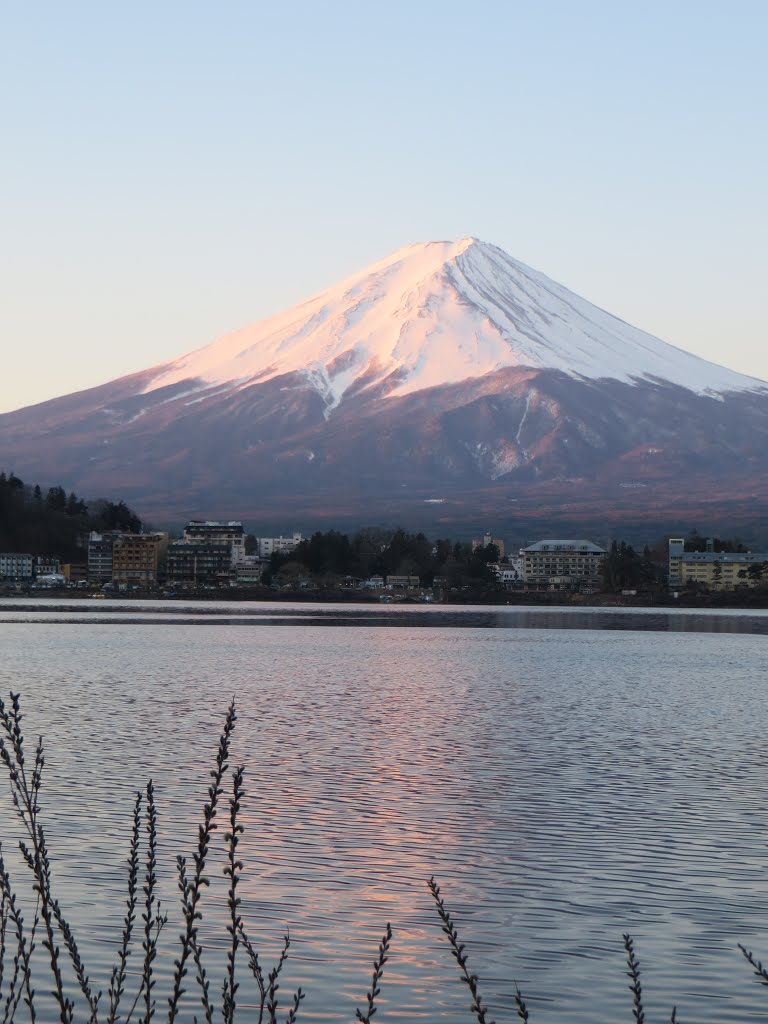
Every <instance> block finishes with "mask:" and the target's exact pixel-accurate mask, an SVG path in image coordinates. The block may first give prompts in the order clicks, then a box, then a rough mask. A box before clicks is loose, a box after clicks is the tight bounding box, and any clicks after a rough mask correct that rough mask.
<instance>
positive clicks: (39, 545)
mask: <svg viewBox="0 0 768 1024" xmlns="http://www.w3.org/2000/svg"><path fill="white" fill-rule="evenodd" d="M141 528H142V522H141V519H140V518H139V517H138V516H137V515H136V513H135V512H134V511H133V510H132V509H130V508H129V507H128V505H126V503H125V502H124V501H111V500H109V499H107V498H98V499H96V500H95V501H90V502H86V501H84V500H83V498H81V497H79V496H78V495H77V494H75V492H74V491H70V492H69V493H68V492H67V491H65V489H64V488H63V487H60V486H56V487H49V488H48V489H47V490H45V491H44V490H43V489H42V488H41V487H40V486H39V485H38V484H35V485H34V486H29V485H27V484H25V483H24V481H23V480H22V479H20V477H18V476H16V475H15V474H14V473H4V472H3V473H0V551H25V552H29V553H31V554H34V555H58V556H59V558H60V559H61V560H62V561H64V562H66V561H75V560H78V559H82V558H83V543H84V538H85V537H86V536H87V535H88V533H89V532H90V531H91V530H97V531H99V532H102V531H104V530H121V531H123V532H124V533H139V532H140V531H141Z"/></svg>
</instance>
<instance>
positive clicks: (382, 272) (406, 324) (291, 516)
mask: <svg viewBox="0 0 768 1024" xmlns="http://www.w3.org/2000/svg"><path fill="white" fill-rule="evenodd" d="M0 453H1V454H0V464H4V466H5V468H7V469H13V470H14V471H15V472H17V473H18V474H19V475H20V476H22V477H23V478H24V479H28V480H39V481H40V482H41V483H48V482H53V481H55V482H58V481H63V482H65V483H66V486H67V487H72V488H74V489H75V490H77V491H78V492H79V493H82V494H86V495H93V496H96V495H101V494H110V495H119V496H122V497H124V498H125V499H126V500H128V501H129V502H131V503H132V504H134V505H135V506H136V507H137V509H139V510H140V511H141V512H142V513H143V514H144V515H145V516H147V515H148V516H150V517H154V518H156V519H161V520H167V519H170V518H183V517H185V516H190V515H197V516H199V515H207V516H242V517H244V518H246V519H248V521H249V522H265V521H269V522H272V523H276V524H280V523H282V524H283V525H284V527H285V528H288V527H289V526H292V525H293V524H295V523H298V525H301V526H302V527H304V528H312V527H314V526H318V527H324V526H326V525H332V524H335V523H339V524H341V523H347V522H353V521H356V522H360V523H364V522H367V523H371V522H381V521H385V520H386V521H392V520H395V521H401V522H403V523H405V524H410V523H414V522H422V521H426V520H427V519H429V518H430V517H431V518H432V519H433V520H442V521H444V522H446V523H449V522H453V523H456V524H459V523H464V524H470V523H471V524H477V523H485V522H489V521H490V522H494V523H495V522H499V521H503V520H506V519H510V518H514V517H515V516H516V515H518V516H520V515H524V516H528V517H533V518H535V517H536V516H542V517H544V516H548V517H549V521H550V522H554V521H563V522H566V521H573V522H577V521H578V522H584V523H585V524H587V523H590V522H595V523H597V522H607V521H609V520H610V519H611V518H616V517H625V518H626V517H630V518H632V519H634V520H637V521H641V520H644V519H646V520H647V519H652V518H654V517H656V518H657V519H663V518H665V517H666V518H667V519H669V518H670V517H672V518H679V519H680V520H681V521H683V520H684V519H685V517H686V516H689V517H690V516H699V515H701V514H702V513H706V514H708V515H710V516H715V517H726V518H728V517H730V518H734V519H735V520H737V521H738V520H743V519H744V517H749V516H750V515H755V514H757V512H758V511H759V510H761V509H762V510H765V508H768V384H766V383H765V382H763V381H760V380H757V379H755V378H751V377H746V376H743V375H742V374H738V373H735V372H734V371H732V370H728V369H725V368H724V367H721V366H717V365H716V364H714V363H710V362H707V361H705V360H703V359H699V358H698V357H696V356H694V355H692V354H691V353H688V352H685V351H683V350H682V349H679V348H675V347H674V346H672V345H669V344H667V343H665V342H663V341H661V340H659V339H657V338H654V337H652V336H651V335H649V334H646V333H644V332H643V331H640V330H638V329H637V328H635V327H632V326H630V325H629V324H626V323H624V322H623V321H621V320H619V319H617V318H616V317H614V316H611V315H610V314H609V313H606V312H604V311H603V310H601V309H598V308H597V307H595V306H593V305H592V304H591V303H589V302H587V301H586V300H585V299H582V298H580V297H579V296H577V295H575V294H574V293H572V292H570V291H568V289H566V288H564V287H562V286H561V285H559V284H556V283H555V282H554V281H552V280H550V279H549V278H547V277H546V276H545V275H544V274H541V273H539V272H538V271H535V270H532V269H531V268H530V267H527V266H525V264H523V263H520V262H518V261H517V260H514V259H512V258H511V257H510V256H508V255H507V254H506V253H504V252H503V251H502V250H501V249H498V248H496V247H495V246H492V245H488V244H486V243H484V242H480V241H478V240H477V239H474V238H465V239H463V240H461V241H459V242H454V243H452V242H430V243H425V244H417V245H411V246H407V247H406V248H404V249H401V250H398V251H397V252H395V253H393V254H392V255H390V256H388V257H386V258H385V259H383V260H381V261H380V262H378V263H375V264H373V265H372V266H370V267H368V268H366V269H365V270H363V271H361V272H360V273H358V274H356V275H354V276H353V277H350V278H349V279H347V280H346V281H343V282H342V283H341V284H339V285H336V286H335V287H333V288H330V289H328V290H327V291H324V292H322V293H320V294H319V295H316V296H314V297H313V298H311V299H309V300H307V301H306V302H304V303H302V304H301V305H299V306H296V307H294V308H292V309H290V310H288V311H286V312H284V313H281V314H279V315H277V316H274V317H271V318H269V319H267V320H263V321H261V322H260V323H257V324H255V325H253V326H251V327H247V328H244V329H243V330H240V331H237V332H235V333H233V334H230V335H227V336H226V337H223V338H221V339H220V340H218V341H214V342H213V343H212V344H210V345H207V346H205V347H203V348H200V349H198V350H196V351H194V352H190V353H188V354H187V355H184V356H182V357H181V358H179V359H176V360H174V361H172V362H169V363H163V364H161V365H159V366H155V367H152V368H151V369H148V370H145V371H143V372H141V373H137V374H133V375H131V376H128V377H123V378H121V379H119V380H116V381H112V382H111V383H108V384H104V385H102V386H100V387H96V388H92V389H90V390H88V391H83V392H78V393H77V394H73V395H68V396H65V397H63V398H58V399H54V400H53V401H49V402H44V403H42V404H40V405H35V406H30V407H28V408H25V409H21V410H18V411H16V412H12V413H6V414H4V415H0Z"/></svg>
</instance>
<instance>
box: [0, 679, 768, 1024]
mask: <svg viewBox="0 0 768 1024" xmlns="http://www.w3.org/2000/svg"><path fill="white" fill-rule="evenodd" d="M22 717H23V716H22V714H21V705H20V699H19V695H18V694H14V693H11V694H10V698H9V701H8V702H7V703H6V702H5V701H3V700H2V699H0V758H1V759H2V762H3V764H4V766H5V769H6V771H7V773H8V778H9V781H10V787H11V798H12V801H13V806H14V809H15V812H16V815H17V817H18V819H19V820H20V822H21V825H22V834H23V838H22V839H21V840H20V842H19V852H20V854H21V859H22V863H23V865H25V867H26V869H27V870H28V872H29V874H28V881H29V882H30V884H31V892H32V900H31V902H30V904H29V905H30V906H31V907H32V910H31V919H30V920H25V917H24V913H23V912H22V909H21V908H22V903H23V901H22V900H21V899H20V897H19V895H18V894H17V891H16V889H15V888H14V886H13V884H12V881H11V877H10V873H9V871H8V870H7V868H6V864H5V860H4V856H3V850H2V842H0V1024H10V1022H12V1021H14V1020H17V1019H18V1018H19V1017H20V1016H25V1017H26V1018H27V1019H29V1020H30V1021H31V1022H32V1024H36V1022H37V1021H38V1020H41V1024H42V1019H41V1015H42V1014H45V1017H46V1018H50V1006H51V1005H53V1006H54V1007H55V1014H56V1016H57V1017H58V1020H59V1021H60V1022H61V1024H74V1022H75V1021H78V1022H80V1021H86V1020H87V1021H88V1024H102V1022H105V1024H130V1022H135V1024H150V1022H151V1021H152V1020H153V1019H157V1020H158V1021H159V1020H160V1018H164V1019H167V1021H168V1024H174V1022H175V1021H176V1020H177V1019H178V1018H179V1016H180V1014H181V1012H182V1007H183V1008H184V1011H185V1012H186V1013H187V1014H190V1013H191V1014H192V1017H193V1019H194V1021H195V1022H197V1021H205V1022H206V1024H213V1022H214V1021H216V1022H217V1024H218V1022H219V1021H221V1022H222V1024H234V1021H235V1018H236V1017H237V1016H238V1002H237V996H238V991H239V989H240V981H239V978H240V977H241V976H242V973H243V972H247V973H248V974H250V976H251V977H252V978H253V980H254V981H255V985H256V990H257V993H258V1006H257V1010H256V1012H255V1014H254V1011H253V1009H252V1008H251V1007H249V1008H248V1011H247V1017H248V1019H249V1020H253V1019H254V1017H255V1021H256V1024H278V1021H281V1022H282V1021H285V1022H286V1024H296V1022H297V1021H298V1020H299V1014H300V1009H301V1004H302V1001H303V999H304V993H303V992H302V990H301V988H297V989H296V991H295V992H293V993H292V995H291V996H290V997H289V998H288V1000H287V1001H285V1002H281V1000H282V995H281V993H280V988H281V979H282V972H283V968H284V967H285V964H286V961H287V959H288V955H289V951H290V945H291V942H290V937H289V936H288V935H285V936H284V939H283V945H282V950H281V952H280V954H279V957H278V960H277V963H275V964H274V966H273V967H272V968H271V969H267V968H266V967H264V966H263V965H262V962H261V960H260V958H259V954H258V952H257V951H256V949H255V947H254V945H253V943H252V941H251V939H250V937H249V936H248V933H247V930H246V927H245V924H244V922H243V918H242V916H241V915H240V910H239V908H240V898H239V896H238V895H237V889H238V885H239V882H240V879H241V875H242V871H243V864H242V862H241V861H240V860H239V859H238V845H239V842H240V838H241V836H242V834H243V826H242V825H241V824H240V816H241V808H242V802H243V798H244V787H243V776H244V772H243V768H242V767H236V768H235V769H234V770H233V771H232V772H231V773H230V772H229V769H230V763H229V758H230V747H231V741H232V735H233V732H234V729H235V723H236V721H237V714H236V711H235V704H234V702H233V703H232V704H231V705H230V707H229V710H228V711H227V714H226V718H225V721H224V726H223V730H222V734H221V737H220V739H219V744H218V747H217V750H216V755H215V759H214V763H213V767H212V769H211V771H210V780H211V781H210V783H209V785H208V791H207V799H206V801H205V803H204V805H203V809H202V816H201V822H200V824H199V825H198V833H197V847H196V849H195V852H194V853H193V854H192V856H191V858H189V859H188V858H186V857H184V856H181V855H179V856H177V858H176V875H177V882H178V890H179V899H180V903H181V911H182V930H181V933H180V934H179V937H178V945H177V947H176V950H177V951H176V955H175V956H174V959H173V963H172V967H173V971H172V972H171V980H170V990H169V992H168V993H167V994H166V995H163V996H161V995H159V994H158V992H157V978H156V973H157V969H156V961H157V957H158V949H159V946H158V943H159V939H160V935H161V933H162V932H163V929H164V928H165V927H166V925H167V923H168V916H167V914H166V913H165V912H164V910H163V909H162V907H161V903H160V899H159V896H158V820H157V810H156V806H155V794H154V787H153V784H152V781H151V780H150V781H149V782H148V783H147V785H146V788H145V789H144V790H143V791H140V792H138V793H137V794H136V800H135V803H134V805H133V818H132V830H131V840H130V846H129V851H128V859H127V866H128V877H127V895H126V900H125V914H124V918H123V927H122V935H121V940H120V943H119V945H118V949H117V953H116V954H115V958H114V964H113V966H112V969H111V972H110V981H109V987H108V990H107V993H106V996H105V995H104V993H103V992H102V991H97V990H96V989H95V988H94V986H93V985H92V983H91V980H90V977H89V975H88V973H87V970H86V966H85V964H84V963H83V960H82V958H81V955H80V952H79V949H78V946H77V942H76V939H75V936H74V934H73V932H72V929H71V928H70V926H69V923H68V922H67V919H66V917H65V916H64V912H63V910H62V907H61V904H60V902H59V900H58V898H57V897H56V896H55V894H54V888H53V880H52V872H51V860H50V855H49V850H48V844H47V840H46V836H45V830H44V828H43V823H42V819H41V810H40V792H41V789H42V782H43V769H44V767H45V757H44V749H43V741H42V738H40V739H39V740H38V742H37V744H36V746H35V749H34V752H33V753H32V755H31V756H29V755H28V752H27V749H26V747H25V741H24V734H23V731H22V724H21V723H22ZM228 774H229V777H230V783H229V786H230V788H229V794H228V795H227V796H225V789H224V786H225V780H226V778H227V776H228ZM222 818H223V819H224V820H225V831H224V835H223V842H224V845H225V867H224V871H223V873H224V876H225V878H226V880H227V894H226V906H227V912H228V921H227V926H226V966H225V970H224V972H223V979H222V978H221V977H219V974H216V975H214V974H212V971H211V967H210V964H209V962H208V952H209V951H207V950H206V949H205V947H204V946H203V944H202V942H201V941H200V938H199V927H200V922H201V921H202V909H201V898H202V894H203V891H204V890H205V889H206V888H208V887H209V886H210V884H211V880H210V878H209V876H208V874H207V871H208V863H209V854H210V851H211V843H212V842H213V839H214V833H215V832H216V831H217V829H218V826H219V821H220V820H221V819H222ZM428 885H429V890H430V892H431V894H432V898H433V900H434V903H435V907H436V910H437V915H438V918H439V920H440V922H441V924H442V930H443V932H444V933H445V935H446V937H447V942H448V946H449V948H450V952H451V955H452V956H453V958H454V960H455V961H456V964H457V967H458V969H459V976H460V979H461V981H462V982H463V983H464V985H465V986H466V989H467V991H468V994H469V997H470V998H469V1006H468V1011H469V1013H470V1014H471V1016H472V1017H473V1018H475V1019H476V1020H477V1022H478V1024H494V1022H493V1021H492V1020H491V1017H490V1011H489V1009H488V1006H487V1004H486V1003H485V1002H484V1001H483V999H482V996H481V994H480V988H479V977H478V975H477V974H473V973H472V971H471V970H470V968H469V962H468V956H467V953H466V947H465V945H464V943H463V942H462V941H461V939H460V936H459V932H458V929H457V926H456V923H455V921H454V918H453V916H452V914H451V913H450V911H449V910H448V908H447V906H446V904H445V900H444V899H443V896H442V891H441V889H440V886H439V885H438V883H437V882H436V880H435V879H434V877H433V878H430V880H429V883H428ZM392 939H393V934H392V928H391V926H390V924H389V923H387V925H386V929H385V932H384V935H383V937H382V939H381V942H380V943H379V947H378V951H377V955H376V957H375V958H374V961H373V974H372V978H371V986H370V989H369V990H368V992H367V993H366V997H365V1003H364V1008H363V1009H360V1008H359V1007H358V1008H357V1009H356V1011H355V1019H356V1020H357V1021H359V1022H360V1024H371V1022H372V1020H373V1017H374V1015H375V1014H376V1012H377V1009H378V1006H377V998H378V996H379V995H380V993H381V982H382V978H383V975H384V966H385V964H386V963H387V961H388V959H389V952H390V947H391V944H392ZM38 947H40V949H41V950H42V953H40V952H38V954H37V955H34V954H35V951H36V950H37V949H38ZM739 948H740V949H741V951H742V953H743V955H744V957H745V958H746V959H747V961H748V962H749V963H750V964H751V966H752V968H753V970H754V973H755V974H756V975H757V977H758V978H759V980H760V982H761V983H762V984H763V985H768V969H766V968H764V967H763V965H762V963H761V962H760V961H759V960H757V959H755V958H754V957H753V955H752V953H751V952H750V951H748V950H747V949H745V948H744V947H743V946H740V947H739ZM624 949H625V953H626V961H627V976H628V977H629V980H630V983H629V990H630V992H631V995H632V1003H631V1008H632V1019H633V1020H634V1024H645V1011H644V1008H643V996H642V986H641V982H640V965H639V961H638V959H637V956H636V953H635V948H634V943H633V940H632V938H631V937H630V936H629V935H624ZM129 965H131V970H129ZM219 973H220V972H219ZM214 977H215V978H216V981H215V983H214V981H213V978H214ZM38 993H42V995H39V994H38ZM514 998H515V1006H516V1010H517V1015H518V1017H519V1018H521V1019H522V1020H523V1021H525V1022H527V1021H528V1020H529V1012H528V1008H527V1006H526V1003H525V1001H524V999H523V996H522V994H521V992H520V990H519V988H517V986H515V997H514ZM192 1007H194V1009H192ZM240 1009H241V1012H240V1014H239V1018H245V1017H246V1010H245V1008H240ZM350 1016H351V1014H350ZM670 1021H671V1024H676V1021H677V1015H676V1009H674V1008H673V1010H672V1014H671V1018H670Z"/></svg>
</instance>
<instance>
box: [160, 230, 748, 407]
mask: <svg viewBox="0 0 768 1024" xmlns="http://www.w3.org/2000/svg"><path fill="white" fill-rule="evenodd" d="M510 366H528V367H534V368H539V369H555V370H560V371H562V372H564V373H566V374H568V375H569V376H571V377H574V378H587V379H605V378H608V379H613V380H618V381H623V382H628V383H634V382H639V381H652V382H653V381H664V382H668V383H670V384H676V385H679V386H681V387H684V388H687V389H689V390H690V391H693V392H695V393H697V394H709V395H720V394H723V393H726V392H729V391H761V392H762V391H766V390H768V384H766V383H765V382H763V381H760V380H757V379H755V378H752V377H746V376H744V375H742V374H739V373H736V372H735V371H732V370H728V369H726V368H724V367H722V366H718V365H716V364H715V363H710V362H707V361H706V360H703V359H700V358H698V357H697V356H694V355H692V354H691V353H689V352H685V351H683V350H682V349H679V348H675V347H674V346H672V345H669V344H667V343H666V342H663V341H661V340H659V339H658V338H655V337H653V336H652V335H650V334H646V333H645V332H643V331H640V330H638V329H637V328H635V327H632V326H630V325H629V324H626V323H624V322H623V321H622V320H619V319H617V318H616V317H614V316H611V315H610V314H609V313H606V312H605V311H604V310H602V309H599V308H597V307H596V306H593V305H592V304H591V303H589V302H587V301H586V300H585V299H582V298H580V297H579V296H577V295H575V294H574V293H573V292H570V291H569V290H568V289H567V288H564V287H563V286H562V285H559V284H557V283H556V282H554V281H552V280H550V279H549V278H548V277H546V276H545V275H544V274H541V273H539V272H538V271H536V270H532V269H531V268H530V267H527V266H526V265H525V264H523V263H520V262H518V261H517V260H514V259H512V258H511V257H510V256H508V255H507V254H506V253H505V252H503V251H502V250H501V249H498V248H497V247H496V246H492V245H488V244H486V243H484V242H480V241H478V240H477V239H474V238H464V239H462V240H461V241H459V242H427V243H419V244H415V245H410V246H407V247H406V248H404V249H400V250H398V251H397V252H395V253H393V254H391V255H390V256H388V257H386V258H385V259H383V260H381V261H379V262H378V263H375V264H373V265H372V266H370V267H368V268H366V269H365V270H363V271H361V272H360V273H358V274H356V275H354V276H353V277H350V278H348V279H347V280H346V281H343V282H342V283H341V284H339V285H336V286H335V287H332V288H330V289H328V290H327V291H324V292H322V293H320V294H319V295H316V296H314V297H313V298H311V299H309V300H308V301H306V302H304V303H302V304H301V305H299V306H296V307H294V308H292V309H290V310H288V311H286V312H283V313H281V314H278V315H277V316H274V317H271V318H269V319H267V320H263V321H261V322H260V323H257V324H255V325H253V326H250V327H246V328H244V329H242V330H240V331H236V332H234V333H233V334H230V335H227V336H226V337H224V338H221V339H219V340H218V341H215V342H213V343H212V344H210V345H207V346H205V347H204V348H200V349H198V350H197V351H195V352H191V353H189V354H187V355H185V356H182V357H181V358H180V359H178V360H176V361H174V362H172V363H168V364H165V365H164V366H160V367H157V372H156V375H154V376H153V377H152V379H151V380H150V382H149V384H148V385H147V386H146V388H145V389H144V390H145V393H147V392H151V391H154V390H156V389H157V388H160V387H165V386H167V385H171V384H178V383H180V382H183V381H190V382H195V383H194V384H193V387H195V388H198V389H204V388H208V387H210V386H212V385H217V386H222V385H224V386H228V387H233V388H237V387H241V386H246V385H250V384H253V383H256V382H258V381H266V380H269V379H271V378H273V377H276V376H278V375H281V374H286V373H292V372H294V373H300V374H302V375H304V377H305V379H306V383H307V386H308V387H310V388H313V389H315V390H316V391H317V392H318V393H319V394H320V395H321V396H322V397H323V399H324V401H325V403H326V414H329V413H330V412H331V411H332V410H333V409H334V408H335V407H336V406H337V405H338V404H339V403H340V402H341V400H342V398H343V396H344V394H345V392H347V391H348V389H349V388H350V387H351V386H352V385H353V384H354V385H355V386H356V389H357V390H360V389H363V390H364V389H366V388H371V387H373V386H380V385H382V384H384V385H385V387H384V391H385V393H386V394H388V395H392V396H394V395H406V394H410V393H413V392H415V391H419V390H421V389H423V388H429V387H432V386H435V385H441V384H453V383H458V382H460V381H462V380H466V379H467V378H473V377H481V376H483V375H485V374H487V373H491V372H493V371H496V370H500V369H502V368H503V367H510ZM379 393H381V391H379Z"/></svg>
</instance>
